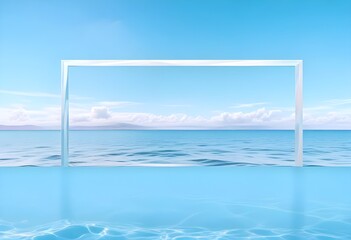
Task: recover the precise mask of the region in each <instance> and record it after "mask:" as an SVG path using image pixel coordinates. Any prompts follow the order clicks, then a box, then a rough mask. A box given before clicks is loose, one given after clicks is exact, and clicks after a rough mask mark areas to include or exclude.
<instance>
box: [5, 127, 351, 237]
mask: <svg viewBox="0 0 351 240" xmlns="http://www.w3.org/2000/svg"><path fill="white" fill-rule="evenodd" d="M0 136H1V138H0V139H1V140H0V146H1V152H0V154H1V155H0V163H1V166H23V167H0V239H4V240H5V239H6V240H68V239H70V240H73V239H74V240H78V239H84V240H195V239H196V240H199V239H201V240H234V239H235V240H236V239H239V240H240V239H242V240H244V239H253V240H277V239H283V240H299V239H309V240H324V239H339V240H345V239H351V188H350V186H351V168H350V167H349V166H350V165H351V151H350V149H351V131H305V138H304V140H305V141H304V151H305V155H304V163H305V166H306V167H293V166H294V132H293V131H72V132H71V135H70V154H71V156H70V165H71V166H75V167H59V166H60V138H59V137H60V132H59V131H1V132H0ZM25 166H53V167H25ZM83 166H91V167H83ZM101 166H121V167H101ZM160 166H162V167H160ZM175 166H176V167H175ZM280 166H284V167H280Z"/></svg>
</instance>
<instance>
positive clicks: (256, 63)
mask: <svg viewBox="0 0 351 240" xmlns="http://www.w3.org/2000/svg"><path fill="white" fill-rule="evenodd" d="M301 63H302V60H62V64H63V65H64V66H65V67H89V66H91V67H95V66H96V67H98V66H101V67H108V66H111V67H113V66H136V67H137V66H140V67H142V66H145V67H147V66H155V67H162V66H165V67H166V66H170V67H171V66H184V67H186V66H194V67H216V66H217V67H225V66H228V67H230V66H232V67H235V66H236V67H264V66H266V67H269V66H271V67H275V66H277V67H279V66H286V67H289V66H291V67H293V66H297V65H299V64H301Z"/></svg>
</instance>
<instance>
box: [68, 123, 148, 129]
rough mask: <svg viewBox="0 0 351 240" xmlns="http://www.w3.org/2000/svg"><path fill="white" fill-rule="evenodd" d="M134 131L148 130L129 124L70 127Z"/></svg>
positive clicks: (72, 127)
mask: <svg viewBox="0 0 351 240" xmlns="http://www.w3.org/2000/svg"><path fill="white" fill-rule="evenodd" d="M136 129H149V128H147V127H144V126H140V125H135V124H130V123H117V124H113V125H106V126H71V127H70V130H136Z"/></svg>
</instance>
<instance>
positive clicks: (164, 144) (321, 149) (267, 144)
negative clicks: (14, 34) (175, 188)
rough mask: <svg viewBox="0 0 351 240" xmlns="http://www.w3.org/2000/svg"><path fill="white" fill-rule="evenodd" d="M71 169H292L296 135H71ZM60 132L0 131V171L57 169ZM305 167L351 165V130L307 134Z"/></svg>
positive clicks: (268, 132)
mask: <svg viewBox="0 0 351 240" xmlns="http://www.w3.org/2000/svg"><path fill="white" fill-rule="evenodd" d="M69 141H70V149H69V150H70V165H71V166H164V167H167V166H217V167H218V166H256V165H259V166H262V165H265V166H294V131H276V130H259V131H256V130H242V131H226V130H223V131H216V130H208V131H202V130H196V131H189V130H186V131H185V130H184V131H181V130H173V131H172V130H158V131H150V130H149V131H147V130H146V131H144V130H133V131H132V130H131V131H129V130H122V131H117V130H116V131H115V130H111V131H109V130H102V131H101V130H99V131H70V139H69ZM60 159H61V157H60V132H59V131H0V166H59V165H60ZM304 165H305V166H351V131H304Z"/></svg>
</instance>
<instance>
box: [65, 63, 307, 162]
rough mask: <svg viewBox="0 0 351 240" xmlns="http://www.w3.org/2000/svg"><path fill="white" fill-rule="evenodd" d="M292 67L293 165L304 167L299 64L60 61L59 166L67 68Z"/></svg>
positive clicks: (67, 92) (66, 101)
mask: <svg viewBox="0 0 351 240" xmlns="http://www.w3.org/2000/svg"><path fill="white" fill-rule="evenodd" d="M107 66H111V67H121V66H130V67H295V165H296V166H303V94H302V91H303V73H302V71H303V69H302V68H303V61H302V60H62V61H61V95H62V103H61V104H62V105H61V108H62V109H61V110H62V115H61V165H62V166H65V167H66V166H69V152H68V149H69V142H68V140H69V139H68V132H69V97H68V95H69V87H68V70H69V67H107Z"/></svg>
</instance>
